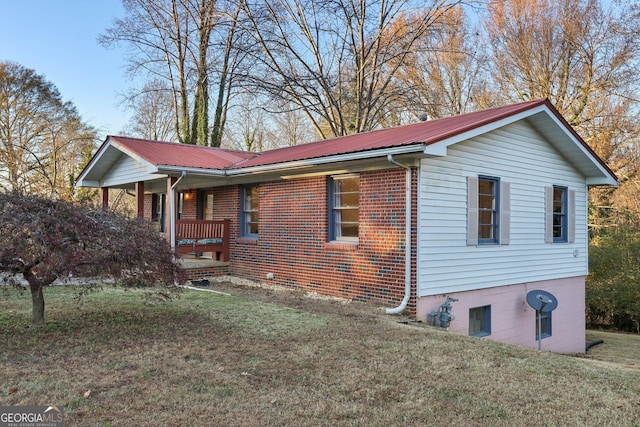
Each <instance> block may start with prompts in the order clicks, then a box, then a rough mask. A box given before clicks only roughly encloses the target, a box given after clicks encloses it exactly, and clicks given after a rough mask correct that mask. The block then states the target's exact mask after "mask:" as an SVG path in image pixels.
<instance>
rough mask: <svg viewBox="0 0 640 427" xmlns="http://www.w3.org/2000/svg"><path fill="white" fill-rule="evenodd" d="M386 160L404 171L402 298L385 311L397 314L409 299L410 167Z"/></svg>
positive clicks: (388, 158) (390, 159) (391, 157)
mask: <svg viewBox="0 0 640 427" xmlns="http://www.w3.org/2000/svg"><path fill="white" fill-rule="evenodd" d="M387 160H388V161H389V163H392V164H394V165H396V166H398V167H401V168H403V169H404V170H405V171H406V174H405V177H406V184H405V260H404V262H405V265H404V297H403V298H402V301H401V302H400V305H399V306H397V307H394V308H387V309H386V313H387V314H399V313H402V312H403V311H404V310H405V308H406V307H407V304H408V303H409V299H410V298H411V197H412V195H411V167H409V166H407V165H404V164H402V163H399V162H398V161H397V160H395V159H394V158H393V154H389V155H387Z"/></svg>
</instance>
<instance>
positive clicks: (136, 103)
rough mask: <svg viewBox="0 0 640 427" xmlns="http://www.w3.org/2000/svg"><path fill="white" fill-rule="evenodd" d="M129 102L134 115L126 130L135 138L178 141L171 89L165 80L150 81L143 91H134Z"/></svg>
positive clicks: (129, 97)
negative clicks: (174, 124)
mask: <svg viewBox="0 0 640 427" xmlns="http://www.w3.org/2000/svg"><path fill="white" fill-rule="evenodd" d="M127 101H128V107H129V109H131V110H133V112H134V114H133V116H132V117H131V119H130V121H129V123H128V124H127V129H126V130H127V131H128V132H130V133H131V134H132V135H133V136H137V137H139V138H145V139H153V140H158V141H175V140H177V135H176V130H175V127H174V126H173V117H174V111H173V108H172V105H173V104H172V102H171V89H170V88H169V87H168V86H167V85H166V82H165V81H164V80H153V81H150V82H148V83H147V84H145V85H144V87H143V88H142V90H141V91H135V92H134V91H132V92H131V93H130V94H129V96H128V100H127Z"/></svg>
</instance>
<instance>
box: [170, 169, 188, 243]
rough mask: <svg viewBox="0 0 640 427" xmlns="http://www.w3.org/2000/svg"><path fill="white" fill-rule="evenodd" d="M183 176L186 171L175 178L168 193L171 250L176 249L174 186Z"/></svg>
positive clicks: (185, 174)
mask: <svg viewBox="0 0 640 427" xmlns="http://www.w3.org/2000/svg"><path fill="white" fill-rule="evenodd" d="M185 176H187V171H182V174H181V175H180V178H178V179H177V180H176V182H174V183H173V185H172V186H171V194H169V209H170V211H171V212H170V214H169V218H170V219H169V224H170V225H171V250H172V251H175V250H176V206H175V203H176V196H175V194H176V187H177V186H178V183H179V182H180V181H181V180H182V178H184V177H185Z"/></svg>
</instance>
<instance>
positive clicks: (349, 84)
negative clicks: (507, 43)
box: [245, 0, 458, 138]
mask: <svg viewBox="0 0 640 427" xmlns="http://www.w3.org/2000/svg"><path fill="white" fill-rule="evenodd" d="M456 3H458V2H457V1H447V0H434V1H431V2H428V3H427V4H425V2H412V1H410V0H391V1H384V0H362V1H358V2H356V1H350V0H269V1H258V2H251V1H247V2H246V3H245V13H246V15H247V19H248V21H249V26H248V28H246V31H247V32H248V33H249V34H251V35H252V36H253V37H254V39H255V42H256V43H257V44H258V45H259V46H260V47H261V51H260V52H259V53H258V54H253V55H252V63H253V64H254V69H253V70H252V73H251V75H250V76H248V77H249V78H250V81H251V83H252V85H253V87H254V88H255V90H258V91H260V92H262V93H267V94H269V96H271V97H273V98H275V99H280V100H281V101H282V102H283V103H292V104H295V105H297V106H299V107H300V109H301V110H302V111H303V112H304V113H305V114H306V115H307V117H308V119H309V120H310V122H311V123H312V124H313V126H314V128H315V130H316V132H317V133H318V135H320V137H322V138H326V137H329V136H339V135H346V134H349V133H357V132H362V131H367V130H371V129H373V128H375V127H376V126H377V125H378V124H379V123H380V122H381V121H382V120H383V119H384V116H385V114H386V111H387V106H388V105H389V104H390V103H393V102H395V100H396V98H397V97H398V96H399V90H400V89H401V88H398V87H396V86H394V85H393V82H394V78H395V76H396V74H397V72H398V69H399V67H400V65H402V64H403V63H404V61H405V59H406V58H407V57H408V55H409V54H410V52H411V51H412V50H413V48H414V47H415V45H416V43H417V41H418V40H419V39H420V38H421V37H422V36H423V35H424V34H425V33H426V32H427V31H428V30H429V28H430V27H431V26H432V25H433V24H434V22H436V21H437V20H438V19H439V17H440V16H441V15H442V14H443V13H444V12H446V10H448V9H449V8H450V7H452V6H453V5H454V4H456ZM417 10H419V11H420V13H417V12H416V11H417ZM405 14H415V16H416V17H417V18H416V20H415V26H414V28H413V32H412V33H411V34H408V33H407V32H405V31H403V30H402V29H401V28H400V27H399V26H397V27H391V25H392V24H393V23H394V22H395V21H397V20H398V19H399V18H400V17H401V16H404V15H405ZM389 28H395V30H394V31H390V30H389Z"/></svg>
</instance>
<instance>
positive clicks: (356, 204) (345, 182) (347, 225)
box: [329, 175, 360, 241]
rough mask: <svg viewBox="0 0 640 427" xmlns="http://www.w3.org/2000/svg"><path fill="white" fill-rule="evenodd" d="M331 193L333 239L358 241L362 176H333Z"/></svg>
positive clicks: (331, 235)
mask: <svg viewBox="0 0 640 427" xmlns="http://www.w3.org/2000/svg"><path fill="white" fill-rule="evenodd" d="M329 194H330V202H329V203H330V212H329V215H330V216H329V218H330V220H329V235H330V238H331V240H346V241H357V240H358V232H359V225H360V222H359V221H360V176H359V175H341V176H334V177H332V178H331V180H330V188H329Z"/></svg>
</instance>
